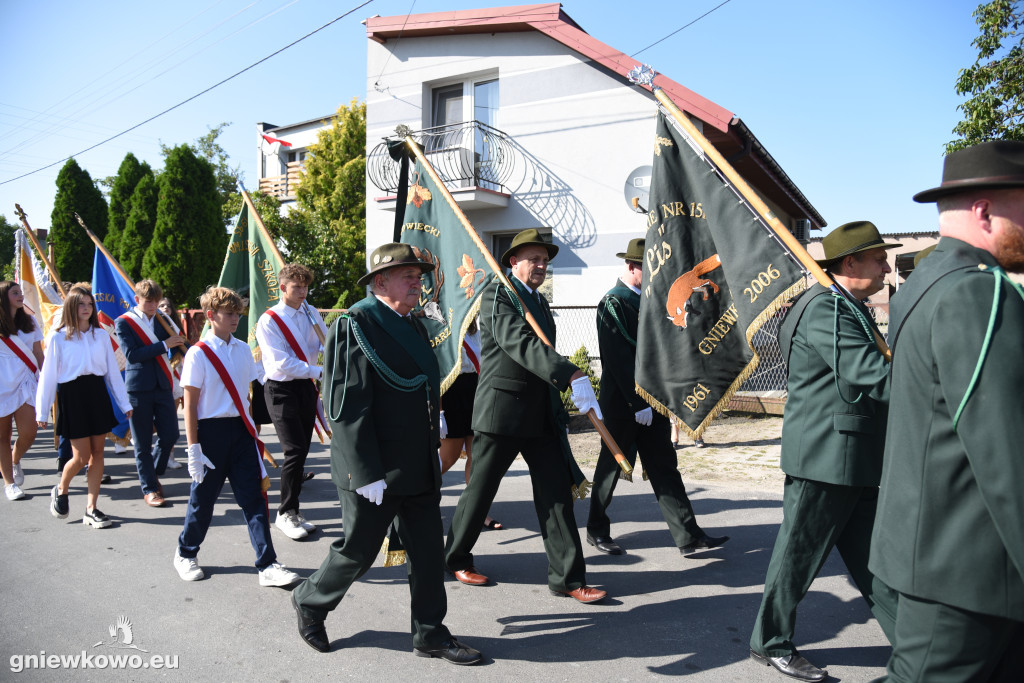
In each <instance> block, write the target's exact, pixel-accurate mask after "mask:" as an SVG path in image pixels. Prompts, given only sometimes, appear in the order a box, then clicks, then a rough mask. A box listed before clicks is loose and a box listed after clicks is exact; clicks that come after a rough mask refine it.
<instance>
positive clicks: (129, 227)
mask: <svg viewBox="0 0 1024 683" xmlns="http://www.w3.org/2000/svg"><path fill="white" fill-rule="evenodd" d="M147 170H148V169H147ZM159 196H160V190H159V188H158V187H157V181H156V177H155V176H154V175H153V172H152V171H149V173H147V174H145V175H143V176H142V179H141V180H139V182H138V184H137V185H136V186H135V192H133V193H132V196H131V199H130V201H129V202H128V212H127V220H126V221H125V226H124V232H122V233H121V245H120V246H121V255H120V257H119V260H120V261H121V265H122V266H123V267H124V269H125V271H127V272H128V274H129V275H131V277H132V279H133V280H135V281H138V280H141V279H142V261H143V258H144V257H145V255H146V249H147V247H149V244H150V242H152V241H153V229H154V228H155V227H156V207H157V200H158V199H159Z"/></svg>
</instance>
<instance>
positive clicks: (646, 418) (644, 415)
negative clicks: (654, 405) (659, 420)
mask: <svg viewBox="0 0 1024 683" xmlns="http://www.w3.org/2000/svg"><path fill="white" fill-rule="evenodd" d="M633 419H634V420H636V423H637V424H638V425H643V426H644V427H650V426H651V420H653V419H654V411H653V410H651V407H650V406H647V407H646V408H644V409H643V410H638V411H637V412H635V413H633Z"/></svg>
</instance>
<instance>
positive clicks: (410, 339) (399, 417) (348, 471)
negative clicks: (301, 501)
mask: <svg viewBox="0 0 1024 683" xmlns="http://www.w3.org/2000/svg"><path fill="white" fill-rule="evenodd" d="M350 319H351V322H350ZM352 322H354V323H355V325H356V326H358V329H359V331H360V332H361V333H362V336H363V337H364V338H365V340H366V342H367V344H368V347H369V348H370V349H371V350H372V351H373V352H374V353H375V354H376V356H377V357H378V358H379V360H380V361H381V362H382V363H383V364H384V365H386V366H387V368H390V370H391V371H392V372H393V373H394V374H395V375H397V376H398V377H399V378H402V379H405V380H409V379H412V378H415V377H417V376H424V375H425V376H426V377H427V378H428V379H427V381H426V382H424V383H421V384H419V386H417V387H415V388H414V389H412V390H411V391H403V390H401V389H399V388H396V387H395V386H394V384H395V382H394V381H388V380H387V379H385V378H384V377H382V376H381V372H380V371H378V369H377V368H376V367H374V365H373V363H372V362H371V360H370V358H369V357H368V356H367V354H366V353H365V352H364V350H363V349H361V348H360V346H359V344H358V343H357V339H356V335H355V334H354V329H353V328H354V326H353V325H352ZM410 322H411V324H410ZM346 373H347V374H346ZM385 374H386V373H385ZM324 378H325V385H324V398H325V401H326V408H327V414H328V418H329V419H330V421H331V429H332V430H333V431H334V436H333V437H332V438H331V476H332V477H333V478H334V483H335V485H337V486H338V488H340V489H344V490H347V491H354V490H356V489H358V488H360V487H363V486H366V485H367V484H372V483H373V482H375V481H378V480H380V479H383V480H384V482H385V483H386V484H387V490H386V493H389V494H398V495H419V494H423V493H426V492H428V491H430V490H432V489H433V490H438V491H439V490H440V487H441V469H440V464H439V462H438V458H437V449H438V448H439V447H440V443H441V434H440V431H439V430H440V417H439V414H438V406H439V405H440V401H439V400H438V388H439V386H440V378H439V370H438V367H437V359H436V358H435V357H434V353H433V351H432V350H431V348H430V344H429V343H428V342H427V340H426V331H425V330H424V328H423V325H422V324H420V322H419V321H417V320H416V319H415V318H409V319H407V320H404V319H402V318H400V317H399V316H398V315H397V314H396V313H395V312H394V311H392V310H391V309H390V308H389V307H388V306H387V305H386V304H383V303H381V302H380V300H378V299H377V298H376V297H374V296H372V295H371V296H369V297H367V298H366V299H364V300H363V301H361V302H359V303H358V304H356V305H355V306H353V307H352V308H351V309H349V314H348V317H341V318H339V319H338V320H337V321H336V322H335V323H334V325H332V326H331V329H330V331H329V333H328V335H327V342H326V344H325V348H324ZM428 387H429V393H428Z"/></svg>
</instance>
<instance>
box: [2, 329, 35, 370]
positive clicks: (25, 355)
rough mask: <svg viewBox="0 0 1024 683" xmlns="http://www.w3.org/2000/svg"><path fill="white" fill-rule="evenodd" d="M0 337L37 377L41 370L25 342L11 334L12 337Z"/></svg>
mask: <svg viewBox="0 0 1024 683" xmlns="http://www.w3.org/2000/svg"><path fill="white" fill-rule="evenodd" d="M0 339H2V340H3V342H4V344H6V345H7V348H9V349H10V350H11V353H13V354H14V355H15V356H17V357H18V358H19V359H20V360H21V362H22V363H24V364H25V367H27V368H28V371H29V372H30V373H31V374H32V376H33V377H35V376H36V373H37V372H39V368H37V367H36V364H35V363H33V362H32V357H31V355H30V353H31V352H30V351H29V350H28V349H26V348H25V345H24V342H22V341H21V340H20V339H18V338H17V337H16V336H14V335H11V336H10V337H0Z"/></svg>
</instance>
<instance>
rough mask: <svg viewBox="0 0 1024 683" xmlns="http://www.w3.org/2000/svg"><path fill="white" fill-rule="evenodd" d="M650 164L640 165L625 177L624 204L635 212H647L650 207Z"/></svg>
mask: <svg viewBox="0 0 1024 683" xmlns="http://www.w3.org/2000/svg"><path fill="white" fill-rule="evenodd" d="M652 171H653V169H652V168H651V167H650V166H640V167H638V168H636V169H635V170H633V172H632V173H630V174H629V176H628V177H627V178H626V185H625V187H623V189H622V191H623V194H625V196H626V206H628V207H629V210H630V211H633V212H635V213H647V210H648V209H649V208H650V191H651V172H652Z"/></svg>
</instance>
